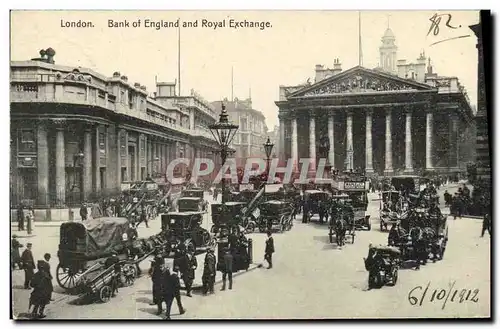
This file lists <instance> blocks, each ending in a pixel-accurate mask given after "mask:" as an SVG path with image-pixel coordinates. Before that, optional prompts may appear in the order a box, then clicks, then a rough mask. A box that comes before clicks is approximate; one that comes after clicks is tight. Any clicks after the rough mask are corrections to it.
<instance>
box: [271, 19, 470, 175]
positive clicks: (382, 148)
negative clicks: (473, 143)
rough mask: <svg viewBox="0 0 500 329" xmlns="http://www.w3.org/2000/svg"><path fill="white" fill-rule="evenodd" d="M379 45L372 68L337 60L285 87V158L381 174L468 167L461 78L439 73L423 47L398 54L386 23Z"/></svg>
mask: <svg viewBox="0 0 500 329" xmlns="http://www.w3.org/2000/svg"><path fill="white" fill-rule="evenodd" d="M379 52H380V65H379V67H377V68H375V69H369V68H365V67H362V66H356V67H353V68H351V69H349V70H346V71H343V70H342V67H341V63H340V60H339V59H335V60H334V66H333V68H332V69H328V68H324V67H323V66H322V65H316V78H315V82H314V83H313V84H311V83H306V84H302V85H297V86H280V98H279V101H276V102H275V103H276V105H277V106H278V108H279V127H280V137H279V138H280V142H279V143H278V144H279V145H281V146H282V147H280V149H279V154H280V157H281V159H282V160H285V159H293V161H294V163H295V164H297V165H298V164H299V162H300V159H301V158H311V159H313V160H314V161H316V162H317V161H318V159H319V158H326V159H328V161H327V165H330V166H332V167H334V168H335V169H340V170H345V169H358V168H359V169H362V170H365V171H366V172H367V173H368V174H373V173H377V174H379V175H394V174H396V173H398V174H400V173H401V174H402V173H407V174H413V173H418V172H422V171H424V170H427V171H438V172H442V173H454V172H458V171H461V170H465V164H466V162H467V161H472V160H473V159H472V158H471V154H472V153H471V150H470V147H469V146H470V144H469V143H468V140H469V139H470V136H468V132H469V129H468V128H469V126H470V124H471V122H472V120H473V115H472V109H471V106H470V102H469V99H468V96H467V94H466V92H465V90H464V88H463V86H461V85H460V83H459V80H458V78H457V77H441V76H439V75H438V74H436V73H435V72H434V71H433V67H432V65H431V61H430V59H427V58H426V57H425V54H423V53H422V54H420V56H419V58H418V59H417V60H416V62H414V63H406V61H405V60H398V61H396V52H397V46H396V44H395V37H394V33H393V32H392V31H391V30H390V29H389V28H388V29H387V30H386V31H385V33H384V36H383V37H382V44H381V46H380V48H379ZM427 60H428V61H427Z"/></svg>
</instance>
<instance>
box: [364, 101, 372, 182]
mask: <svg viewBox="0 0 500 329" xmlns="http://www.w3.org/2000/svg"><path fill="white" fill-rule="evenodd" d="M372 115H373V110H372V109H367V110H366V124H365V127H366V128H365V129H366V133H365V135H366V137H365V138H366V141H365V162H366V164H365V171H366V172H367V173H373V140H372Z"/></svg>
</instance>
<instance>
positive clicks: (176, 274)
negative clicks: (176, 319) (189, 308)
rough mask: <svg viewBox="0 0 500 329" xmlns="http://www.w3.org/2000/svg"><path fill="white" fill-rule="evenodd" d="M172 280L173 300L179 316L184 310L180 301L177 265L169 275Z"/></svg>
mask: <svg viewBox="0 0 500 329" xmlns="http://www.w3.org/2000/svg"><path fill="white" fill-rule="evenodd" d="M171 276H172V280H173V281H174V283H175V285H174V286H175V291H174V292H175V300H176V301H177V307H178V308H179V312H180V313H181V314H184V313H186V310H185V309H184V307H182V300H181V281H180V278H179V267H178V266H177V265H175V266H174V271H173V272H172V274H171Z"/></svg>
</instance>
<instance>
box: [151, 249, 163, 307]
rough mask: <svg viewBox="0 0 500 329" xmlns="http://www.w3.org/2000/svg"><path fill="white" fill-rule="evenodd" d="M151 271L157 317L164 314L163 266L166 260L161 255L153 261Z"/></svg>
mask: <svg viewBox="0 0 500 329" xmlns="http://www.w3.org/2000/svg"><path fill="white" fill-rule="evenodd" d="M151 262H152V264H151V269H150V270H149V275H150V276H151V280H152V281H153V303H152V305H157V306H158V312H157V313H156V315H160V314H161V313H162V312H163V309H162V303H163V295H164V292H163V284H164V275H165V273H164V271H163V265H164V260H163V258H161V257H160V256H159V255H157V256H156V257H155V259H154V260H153V261H151Z"/></svg>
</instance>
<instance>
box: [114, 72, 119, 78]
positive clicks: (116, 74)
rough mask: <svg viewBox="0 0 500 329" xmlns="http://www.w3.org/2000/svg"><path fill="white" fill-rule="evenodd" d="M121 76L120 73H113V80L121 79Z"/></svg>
mask: <svg viewBox="0 0 500 329" xmlns="http://www.w3.org/2000/svg"><path fill="white" fill-rule="evenodd" d="M120 76H121V74H120V72H115V73H113V78H119V77H120Z"/></svg>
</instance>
